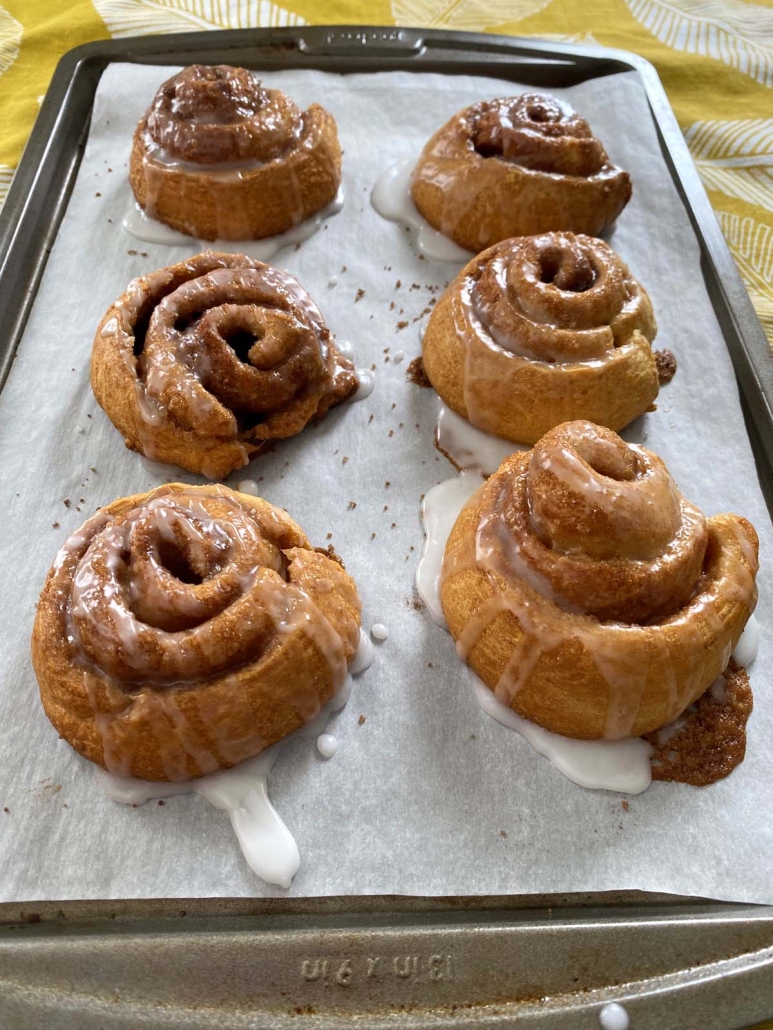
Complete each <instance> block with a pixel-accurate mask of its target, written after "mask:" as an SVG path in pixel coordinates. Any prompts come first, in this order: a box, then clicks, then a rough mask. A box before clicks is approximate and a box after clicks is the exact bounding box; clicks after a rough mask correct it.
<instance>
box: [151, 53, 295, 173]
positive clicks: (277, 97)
mask: <svg viewBox="0 0 773 1030" xmlns="http://www.w3.org/2000/svg"><path fill="white" fill-rule="evenodd" d="M302 129H303V119H302V116H301V112H300V111H299V110H298V108H297V106H296V105H295V104H294V103H293V101H292V100H291V99H290V98H289V97H288V96H286V95H285V94H284V93H282V92H281V91H280V90H276V89H264V88H263V87H262V86H261V84H260V79H259V78H258V76H257V75H256V74H255V73H254V72H251V71H248V70H247V69H245V68H231V67H229V66H228V65H216V66H214V67H209V66H207V65H201V64H195V65H192V66H191V67H189V68H185V69H184V70H183V71H182V72H180V73H179V75H175V76H174V77H173V78H171V79H168V80H167V81H166V82H165V83H164V84H163V85H162V86H161V88H160V89H159V91H158V93H156V96H155V97H154V99H153V103H152V104H151V107H150V111H149V112H148V115H147V132H148V136H149V137H150V138H151V139H152V140H153V142H154V143H155V144H156V145H157V146H158V147H160V148H161V149H162V150H163V151H164V152H165V154H166V155H167V157H169V158H171V159H175V160H179V161H191V162H195V163H197V164H202V165H207V164H225V163H228V162H233V161H250V160H254V161H273V160H274V159H275V158H277V157H279V156H281V155H282V154H283V153H285V152H286V151H287V150H288V149H289V148H290V147H291V146H293V145H295V144H297V141H298V138H299V137H300V134H301V132H302Z"/></svg>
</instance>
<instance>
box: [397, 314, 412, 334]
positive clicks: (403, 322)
mask: <svg viewBox="0 0 773 1030" xmlns="http://www.w3.org/2000/svg"><path fill="white" fill-rule="evenodd" d="M410 324H411V323H410V322H408V321H407V320H406V319H404V318H403V319H401V320H400V321H399V322H398V323H397V326H396V328H397V331H398V333H399V332H400V331H401V330H403V329H407V328H408V326H409V325H410Z"/></svg>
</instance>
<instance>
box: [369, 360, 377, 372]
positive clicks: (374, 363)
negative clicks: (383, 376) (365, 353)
mask: <svg viewBox="0 0 773 1030" xmlns="http://www.w3.org/2000/svg"><path fill="white" fill-rule="evenodd" d="M370 370H371V372H375V371H376V362H375V361H374V362H373V364H372V365H371V366H370Z"/></svg>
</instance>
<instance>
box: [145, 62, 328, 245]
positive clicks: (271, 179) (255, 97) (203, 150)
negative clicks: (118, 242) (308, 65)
mask: <svg viewBox="0 0 773 1030" xmlns="http://www.w3.org/2000/svg"><path fill="white" fill-rule="evenodd" d="M129 181H130V182H131V186H132V189H133V191H134V196H135V197H136V198H137V203H138V204H139V205H140V207H142V208H143V209H144V210H145V211H146V213H147V214H148V215H149V216H150V217H151V218H156V219H158V220H159V221H161V222H165V223H166V224H167V225H170V226H172V228H174V229H177V230H179V231H180V232H184V233H188V234H189V235H190V236H196V237H198V238H200V239H205V240H215V239H221V240H251V239H260V238H262V237H264V236H274V235H277V234H279V233H282V232H285V231H286V230H287V229H289V228H290V227H291V226H293V225H295V224H296V223H298V222H301V221H303V219H305V218H308V217H309V216H310V215H312V214H314V213H315V212H317V211H319V210H320V209H321V208H323V207H324V206H325V205H326V204H328V203H330V201H331V200H333V198H334V197H335V195H336V193H337V192H338V187H339V186H340V184H341V148H340V146H339V143H338V132H337V129H336V123H335V120H334V119H333V116H332V115H331V114H329V113H328V112H327V111H326V110H325V109H324V108H323V107H320V106H319V104H312V105H311V107H309V109H308V110H307V111H300V110H299V109H298V107H297V106H296V105H295V104H294V103H293V101H292V100H291V99H290V98H289V97H288V96H286V95H285V94H284V93H282V92H281V90H277V89H266V88H265V87H263V86H262V85H261V82H260V79H259V78H258V76H257V74H256V73H255V72H251V71H248V70H247V69H245V68H231V67H229V66H228V65H225V64H223V65H217V66H216V67H209V66H207V65H203V64H194V65H192V66H191V67H190V68H185V69H184V70H183V71H181V72H179V73H178V74H177V75H173V76H172V78H171V79H167V81H166V82H165V83H163V85H162V86H161V87H160V89H159V90H158V92H157V93H156V96H155V97H154V99H153V103H152V104H151V105H150V108H149V109H148V111H147V112H146V113H145V115H144V116H143V117H142V119H141V120H140V122H139V123H138V125H137V128H136V130H135V133H134V140H133V143H132V153H131V162H130V166H129Z"/></svg>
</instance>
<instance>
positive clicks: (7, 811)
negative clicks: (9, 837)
mask: <svg viewBox="0 0 773 1030" xmlns="http://www.w3.org/2000/svg"><path fill="white" fill-rule="evenodd" d="M3 811H4V812H6V813H8V814H9V815H10V812H11V810H10V808H9V807H8V805H6V806H5V808H4V809H3Z"/></svg>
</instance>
